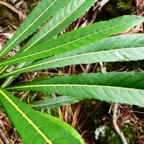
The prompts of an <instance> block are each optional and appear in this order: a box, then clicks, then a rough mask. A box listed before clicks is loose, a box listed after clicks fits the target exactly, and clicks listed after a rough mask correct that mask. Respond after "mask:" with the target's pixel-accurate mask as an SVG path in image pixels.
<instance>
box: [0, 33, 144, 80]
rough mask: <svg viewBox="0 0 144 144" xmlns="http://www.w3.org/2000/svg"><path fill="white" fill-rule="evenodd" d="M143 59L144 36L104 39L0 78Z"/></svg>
mask: <svg viewBox="0 0 144 144" xmlns="http://www.w3.org/2000/svg"><path fill="white" fill-rule="evenodd" d="M143 58H144V35H143V34H137V35H122V36H115V37H111V38H105V39H103V40H100V41H98V42H96V43H93V44H91V45H89V46H86V47H84V48H80V49H78V50H74V51H70V52H66V53H63V54H59V55H56V56H53V57H50V58H47V59H44V60H40V61H37V62H35V63H33V64H32V65H29V66H27V67H23V68H21V69H17V70H14V71H12V72H9V73H7V74H4V75H2V76H0V78H2V77H6V76H9V75H13V74H20V73H23V72H29V71H34V70H41V69H48V68H56V67H63V66H68V65H72V64H90V63H95V62H114V61H130V60H142V59H143Z"/></svg>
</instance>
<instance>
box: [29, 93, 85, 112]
mask: <svg viewBox="0 0 144 144" xmlns="http://www.w3.org/2000/svg"><path fill="white" fill-rule="evenodd" d="M82 99H83V97H71V96H59V97H55V98H50V99H48V100H41V101H36V102H34V103H32V104H31V105H30V107H32V108H35V109H38V110H41V109H51V108H56V107H60V106H63V105H69V104H73V103H76V102H79V101H80V100H82Z"/></svg>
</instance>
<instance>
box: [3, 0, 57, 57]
mask: <svg viewBox="0 0 144 144" xmlns="http://www.w3.org/2000/svg"><path fill="white" fill-rule="evenodd" d="M56 1H57V0H55V1H54V2H53V3H52V4H51V5H50V6H49V7H47V8H46V9H45V11H43V12H42V13H41V14H40V16H38V17H37V18H36V19H35V20H34V21H33V22H32V23H31V24H30V25H29V26H28V27H27V28H26V29H25V30H24V31H23V32H22V33H21V34H20V35H19V36H18V37H16V38H15V39H14V41H13V42H11V44H10V45H8V46H7V47H6V48H5V49H4V50H3V51H2V52H1V54H0V56H1V55H3V53H4V52H5V51H6V50H7V49H8V48H9V47H10V46H11V45H12V44H13V43H15V41H16V40H17V39H19V38H20V37H21V36H22V35H23V34H24V33H25V32H26V31H27V30H28V29H29V28H30V27H31V26H32V25H33V24H34V23H35V22H36V21H38V20H39V18H40V17H41V16H42V15H43V14H44V13H45V12H46V11H47V10H48V9H49V8H50V7H51V6H53V5H54V3H55V2H56Z"/></svg>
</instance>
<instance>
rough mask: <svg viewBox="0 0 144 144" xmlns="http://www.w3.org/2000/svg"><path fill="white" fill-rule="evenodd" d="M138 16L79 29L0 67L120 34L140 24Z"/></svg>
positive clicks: (16, 56)
mask: <svg viewBox="0 0 144 144" xmlns="http://www.w3.org/2000/svg"><path fill="white" fill-rule="evenodd" d="M143 20H144V18H142V17H138V16H122V17H119V18H115V19H112V20H109V21H105V22H99V23H96V24H93V25H90V26H88V27H84V28H79V29H77V30H74V31H72V32H69V33H67V34H65V35H61V36H59V37H58V38H57V39H52V40H51V41H48V42H44V43H43V44H40V45H37V46H34V47H32V48H31V49H30V50H28V51H26V52H22V53H20V54H17V55H15V56H14V57H11V58H9V59H8V60H6V61H3V62H1V63H0V66H5V65H10V64H15V63H20V62H26V61H31V60H37V59H40V58H44V57H47V56H51V55H54V54H60V53H63V52H66V51H70V50H74V49H76V48H80V47H83V46H86V45H89V44H90V43H92V42H96V41H97V40H100V39H102V38H105V37H107V36H110V35H114V34H117V33H119V32H122V31H124V30H126V29H128V28H130V27H133V26H135V25H137V24H138V23H140V22H142V21H143Z"/></svg>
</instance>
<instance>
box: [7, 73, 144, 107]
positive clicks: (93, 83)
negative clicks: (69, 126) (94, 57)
mask: <svg viewBox="0 0 144 144" xmlns="http://www.w3.org/2000/svg"><path fill="white" fill-rule="evenodd" d="M8 89H9V90H17V91H21V90H24V91H25V90H26V91H27V90H30V91H42V92H51V93H58V94H63V95H71V96H74V97H77V96H83V97H85V98H94V99H98V100H101V101H103V100H104V101H107V102H116V103H122V104H123V103H125V104H131V105H138V106H144V90H143V89H144V73H139V72H137V73H134V72H123V73H121V72H112V73H97V74H80V75H74V76H59V77H55V78H48V79H44V80H39V81H33V82H29V83H25V84H21V85H17V86H13V87H11V88H8Z"/></svg>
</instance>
